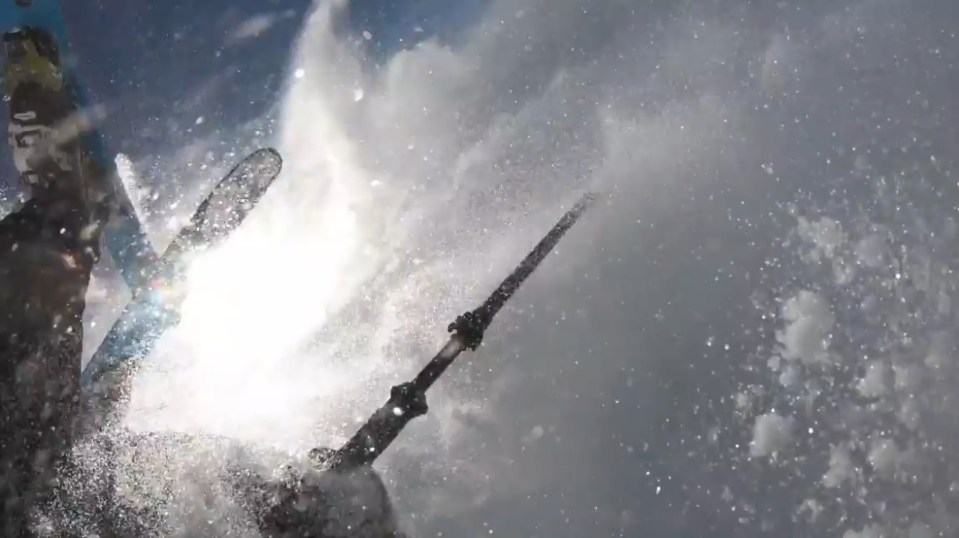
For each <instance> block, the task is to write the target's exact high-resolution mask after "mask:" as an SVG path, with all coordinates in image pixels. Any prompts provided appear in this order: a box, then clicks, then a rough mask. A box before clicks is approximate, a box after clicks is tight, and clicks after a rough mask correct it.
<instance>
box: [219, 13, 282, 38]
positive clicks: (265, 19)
mask: <svg viewBox="0 0 959 538" xmlns="http://www.w3.org/2000/svg"><path fill="white" fill-rule="evenodd" d="M276 20H277V18H276V16H274V15H271V14H269V13H262V14H260V15H254V16H252V17H250V18H249V19H246V20H245V21H243V23H241V24H240V26H238V27H237V28H236V29H235V30H234V31H233V33H231V34H230V36H229V38H228V39H227V43H228V44H230V45H235V44H236V43H239V42H241V41H246V40H247V39H252V38H255V37H260V36H261V35H262V34H263V33H264V32H266V31H267V30H269V29H270V28H271V27H272V26H273V25H274V24H275V23H276Z"/></svg>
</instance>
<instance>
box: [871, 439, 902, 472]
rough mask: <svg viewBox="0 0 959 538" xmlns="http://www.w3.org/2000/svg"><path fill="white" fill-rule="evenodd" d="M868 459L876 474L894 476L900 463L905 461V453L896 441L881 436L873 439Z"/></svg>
mask: <svg viewBox="0 0 959 538" xmlns="http://www.w3.org/2000/svg"><path fill="white" fill-rule="evenodd" d="M866 459H867V460H868V461H869V464H870V465H872V468H873V469H874V470H875V471H876V474H878V475H879V476H882V477H884V478H892V477H893V476H894V475H895V474H896V471H897V470H899V467H900V465H902V464H903V463H904V460H905V454H904V453H903V451H901V450H899V447H897V446H896V442H895V441H893V440H892V439H886V438H881V439H877V440H875V441H873V443H872V447H871V448H870V449H869V454H868V455H867V456H866Z"/></svg>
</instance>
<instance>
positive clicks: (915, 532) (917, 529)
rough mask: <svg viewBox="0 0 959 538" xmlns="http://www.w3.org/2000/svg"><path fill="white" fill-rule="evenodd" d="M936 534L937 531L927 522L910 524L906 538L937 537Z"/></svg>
mask: <svg viewBox="0 0 959 538" xmlns="http://www.w3.org/2000/svg"><path fill="white" fill-rule="evenodd" d="M935 536H936V533H934V532H933V531H932V527H930V526H929V525H926V524H925V523H913V524H912V525H909V532H908V533H907V534H906V538H935Z"/></svg>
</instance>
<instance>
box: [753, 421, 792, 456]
mask: <svg viewBox="0 0 959 538" xmlns="http://www.w3.org/2000/svg"><path fill="white" fill-rule="evenodd" d="M793 424H794V421H793V419H792V418H790V417H782V416H780V415H777V414H776V413H774V412H772V413H766V414H765V415H762V416H759V417H757V418H756V423H755V424H754V425H753V440H752V442H751V443H750V444H749V453H750V455H752V456H753V457H759V456H770V455H773V454H775V453H777V452H781V451H782V450H783V449H784V448H786V446H787V445H789V443H791V442H792V438H793Z"/></svg>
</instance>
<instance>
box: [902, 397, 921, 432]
mask: <svg viewBox="0 0 959 538" xmlns="http://www.w3.org/2000/svg"><path fill="white" fill-rule="evenodd" d="M896 416H897V417H898V418H899V422H902V424H903V426H905V427H907V428H909V429H910V430H912V431H916V430H918V429H919V426H920V425H921V424H920V421H921V420H922V415H921V409H920V407H919V402H917V401H916V399H915V398H907V399H906V400H905V401H904V402H902V406H900V407H899V411H898V412H897V413H896Z"/></svg>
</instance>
